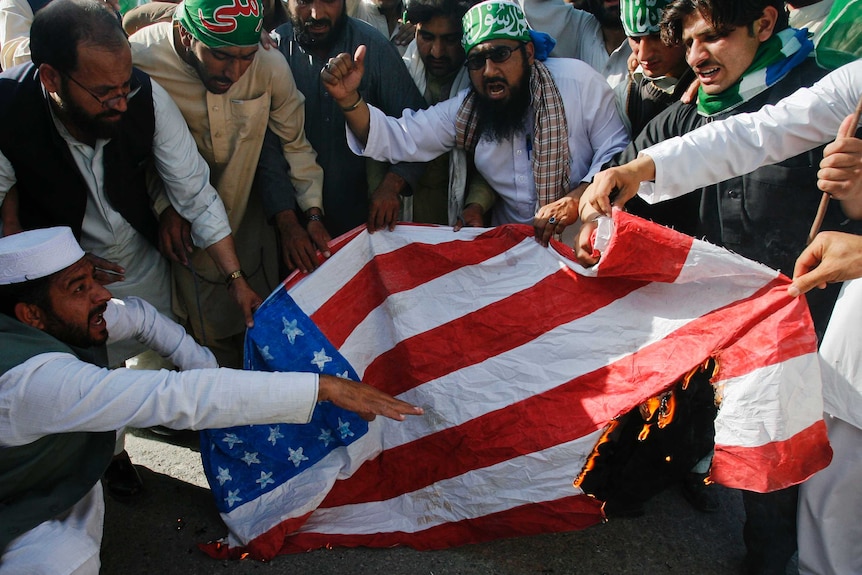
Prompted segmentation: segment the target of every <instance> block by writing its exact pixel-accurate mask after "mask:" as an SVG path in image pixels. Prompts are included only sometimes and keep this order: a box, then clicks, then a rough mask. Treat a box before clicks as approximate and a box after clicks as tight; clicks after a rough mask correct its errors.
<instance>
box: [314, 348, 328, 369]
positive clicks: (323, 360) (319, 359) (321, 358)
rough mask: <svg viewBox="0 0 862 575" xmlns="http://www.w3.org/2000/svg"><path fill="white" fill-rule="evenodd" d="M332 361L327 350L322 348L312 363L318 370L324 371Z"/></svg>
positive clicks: (315, 354) (315, 353)
mask: <svg viewBox="0 0 862 575" xmlns="http://www.w3.org/2000/svg"><path fill="white" fill-rule="evenodd" d="M330 361H332V358H331V357H329V356H328V355H326V350H325V349H323V348H320V351H315V352H314V359H312V360H311V363H313V364H314V365H316V366H317V369H319V370H320V371H323V366H324V365H326V364H327V363H329V362H330Z"/></svg>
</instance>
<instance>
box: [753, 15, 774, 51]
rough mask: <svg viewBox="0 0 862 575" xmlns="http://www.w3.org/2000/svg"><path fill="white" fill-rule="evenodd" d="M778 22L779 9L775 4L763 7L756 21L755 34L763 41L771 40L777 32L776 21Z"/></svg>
mask: <svg viewBox="0 0 862 575" xmlns="http://www.w3.org/2000/svg"><path fill="white" fill-rule="evenodd" d="M776 22H778V10H776V9H775V6H767V7H766V8H764V9H763V14H761V15H760V18H758V19H757V20H755V21H754V24H753V26H754V36H755V37H756V38H757V39H758V40H759V41H760V42H761V43H762V42H766V41H767V40H769V38H771V37H772V35H773V34H774V33H775V23H776Z"/></svg>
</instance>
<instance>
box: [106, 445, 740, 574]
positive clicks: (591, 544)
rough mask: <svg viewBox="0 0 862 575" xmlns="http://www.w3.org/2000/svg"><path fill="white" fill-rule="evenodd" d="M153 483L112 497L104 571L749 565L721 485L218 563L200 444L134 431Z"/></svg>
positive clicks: (603, 569)
mask: <svg viewBox="0 0 862 575" xmlns="http://www.w3.org/2000/svg"><path fill="white" fill-rule="evenodd" d="M126 445H127V449H128V451H129V454H130V455H131V457H132V461H133V462H134V463H135V464H136V465H137V466H138V470H139V471H140V473H141V475H142V477H143V479H144V482H145V485H146V490H145V492H144V493H143V494H141V495H140V496H138V497H137V498H135V499H133V500H130V501H125V502H120V501H115V500H113V499H111V498H110V497H108V498H107V513H106V518H105V536H104V541H103V544H102V574H103V575H137V574H141V575H143V574H146V575H152V574H159V575H173V574H176V575H204V574H207V575H209V574H224V575H234V574H248V573H255V574H259V575H280V574H285V575H287V574H290V575H297V574H302V575H371V574H387V575H581V574H584V575H588V574H589V575H629V574H631V575H646V574H649V575H653V574H656V575H661V574H678V575H734V574H737V573H741V572H742V562H743V556H744V552H745V549H744V546H743V543H742V524H743V520H744V514H743V510H742V500H741V497H740V495H739V493H738V492H736V491H733V490H729V489H725V488H722V487H717V489H719V491H720V497H721V509H720V510H719V511H718V512H717V513H712V514H705V513H700V512H698V511H695V510H694V509H692V508H691V507H690V506H689V505H688V504H687V503H686V502H685V500H684V499H683V498H682V496H681V495H680V493H679V491H678V490H676V489H669V490H667V491H665V492H664V493H662V494H660V495H659V496H657V497H655V498H654V499H653V500H651V501H650V502H649V503H648V504H647V506H646V514H645V515H644V516H642V517H639V518H636V519H613V520H611V521H608V522H606V523H604V524H601V525H596V526H594V527H591V528H589V529H585V530H582V531H572V532H569V533H557V534H551V535H539V536H533V537H519V538H514V539H506V540H499V541H494V542H491V543H483V544H477V545H465V546H462V547H457V548H454V549H447V550H444V551H415V550H413V549H409V548H403V547H400V548H392V549H364V548H360V549H321V550H318V551H312V552H309V553H304V554H300V555H286V556H281V557H277V558H275V559H274V560H273V561H270V562H267V563H261V562H256V561H251V560H243V561H218V560H215V559H211V558H209V557H208V556H206V555H204V554H203V553H202V552H201V551H200V550H198V548H197V544H198V543H205V542H207V541H211V540H214V539H218V538H220V537H222V536H224V535H225V534H226V532H227V530H226V528H225V526H224V523H223V522H222V521H221V519H220V518H219V515H218V513H217V512H216V509H215V505H214V503H213V501H212V496H211V494H210V491H209V489H208V488H207V483H206V479H205V478H204V475H203V471H202V468H201V463H200V456H199V454H198V453H197V451H196V450H195V449H190V448H189V447H186V446H178V445H173V444H171V443H169V442H167V441H166V440H165V439H164V438H161V437H159V436H156V435H154V434H152V433H150V432H148V431H133V432H132V433H130V434H129V435H128V436H127V439H126Z"/></svg>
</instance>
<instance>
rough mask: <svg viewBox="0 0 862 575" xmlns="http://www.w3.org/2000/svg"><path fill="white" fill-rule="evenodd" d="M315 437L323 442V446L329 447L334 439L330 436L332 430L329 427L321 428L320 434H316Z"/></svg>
mask: <svg viewBox="0 0 862 575" xmlns="http://www.w3.org/2000/svg"><path fill="white" fill-rule="evenodd" d="M317 439H319V440H320V441H322V442H323V447H329V444H330V443H332V442H333V441H335V440H334V439H333V438H332V430H331V429H321V430H320V435H318V436H317Z"/></svg>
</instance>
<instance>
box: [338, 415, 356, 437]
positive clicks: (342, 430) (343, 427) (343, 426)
mask: <svg viewBox="0 0 862 575" xmlns="http://www.w3.org/2000/svg"><path fill="white" fill-rule="evenodd" d="M338 434H339V435H340V436H341V439H344V438H345V437H348V436H349V437H353V432H352V431H350V422H349V421H341V418H340V417H339V418H338Z"/></svg>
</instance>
